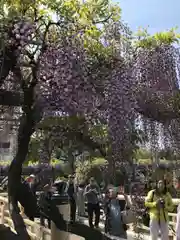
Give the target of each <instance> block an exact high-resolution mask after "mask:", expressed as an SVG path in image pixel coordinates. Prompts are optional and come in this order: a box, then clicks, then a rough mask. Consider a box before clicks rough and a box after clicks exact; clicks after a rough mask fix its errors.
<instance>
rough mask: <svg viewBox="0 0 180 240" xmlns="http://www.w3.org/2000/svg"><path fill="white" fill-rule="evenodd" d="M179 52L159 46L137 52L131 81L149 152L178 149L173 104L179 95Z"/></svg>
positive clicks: (176, 123)
mask: <svg viewBox="0 0 180 240" xmlns="http://www.w3.org/2000/svg"><path fill="white" fill-rule="evenodd" d="M179 57H180V53H179V49H177V48H175V47H174V46H167V45H162V46H158V47H154V48H151V49H143V48H142V49H140V50H139V51H137V52H136V57H135V64H134V69H133V71H135V72H134V79H135V81H136V83H137V84H136V89H135V91H136V95H137V110H138V111H139V112H140V113H141V114H142V121H143V119H147V118H149V120H148V121H147V120H145V122H144V125H146V127H145V128H146V130H148V132H147V134H149V140H150V143H151V146H152V150H153V151H154V152H157V148H158V146H159V141H160V142H161V144H164V146H166V145H169V144H170V145H171V148H174V149H176V150H177V146H178V145H179V136H178V135H179V131H178V126H179V123H178V122H179V121H178V120H177V118H178V112H177V111H176V109H175V106H174V102H173V101H172V100H173V99H174V98H175V97H176V95H177V93H178V92H179V64H180V58H179Z"/></svg>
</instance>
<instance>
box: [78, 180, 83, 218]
mask: <svg viewBox="0 0 180 240" xmlns="http://www.w3.org/2000/svg"><path fill="white" fill-rule="evenodd" d="M84 187H85V184H84V183H83V182H82V183H80V184H79V186H78V189H77V205H78V215H79V216H82V217H83V216H85V199H84Z"/></svg>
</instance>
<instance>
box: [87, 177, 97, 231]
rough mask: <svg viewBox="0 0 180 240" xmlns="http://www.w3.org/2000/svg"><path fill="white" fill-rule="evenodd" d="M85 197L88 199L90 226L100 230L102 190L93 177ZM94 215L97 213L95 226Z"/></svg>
mask: <svg viewBox="0 0 180 240" xmlns="http://www.w3.org/2000/svg"><path fill="white" fill-rule="evenodd" d="M84 196H85V197H86V199H87V211H88V220H89V226H90V227H92V228H93V227H94V225H95V227H96V228H98V227H99V218H100V205H99V196H100V189H99V187H98V185H97V183H96V181H95V179H94V178H93V177H91V178H90V182H89V184H88V185H87V186H86V188H85V191H84ZM93 213H95V224H93Z"/></svg>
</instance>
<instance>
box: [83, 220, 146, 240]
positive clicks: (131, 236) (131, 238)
mask: <svg viewBox="0 0 180 240" xmlns="http://www.w3.org/2000/svg"><path fill="white" fill-rule="evenodd" d="M79 220H80V221H81V222H83V223H84V224H86V225H88V219H87V218H86V217H80V218H79ZM99 228H100V230H101V231H104V224H103V222H102V221H101V222H100V224H99ZM127 235H128V240H135V239H137V240H141V239H143V240H149V239H150V236H149V235H147V234H143V233H141V234H139V235H138V234H136V233H134V232H133V231H131V230H128V231H127ZM117 239H119V240H120V238H117Z"/></svg>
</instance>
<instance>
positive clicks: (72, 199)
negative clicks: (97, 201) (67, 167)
mask: <svg viewBox="0 0 180 240" xmlns="http://www.w3.org/2000/svg"><path fill="white" fill-rule="evenodd" d="M66 192H67V194H68V196H69V203H70V222H71V223H74V222H75V221H76V198H77V187H76V185H75V183H74V177H73V175H69V178H68V182H67V186H66Z"/></svg>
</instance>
